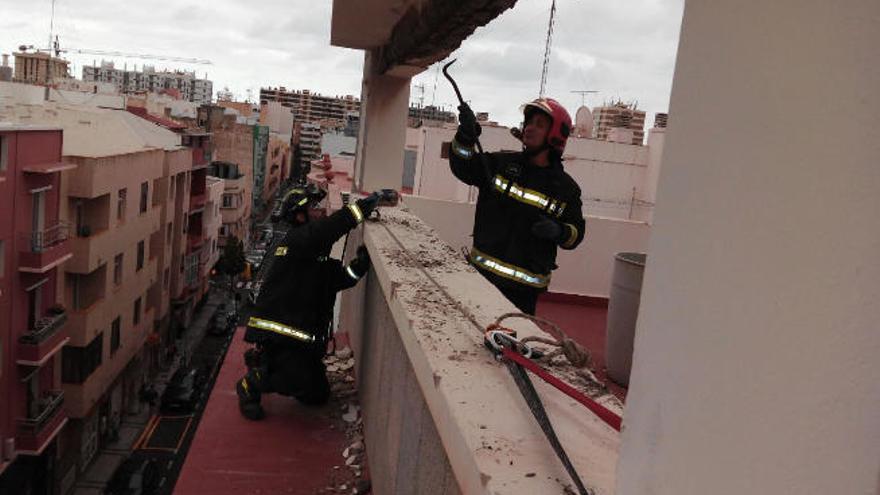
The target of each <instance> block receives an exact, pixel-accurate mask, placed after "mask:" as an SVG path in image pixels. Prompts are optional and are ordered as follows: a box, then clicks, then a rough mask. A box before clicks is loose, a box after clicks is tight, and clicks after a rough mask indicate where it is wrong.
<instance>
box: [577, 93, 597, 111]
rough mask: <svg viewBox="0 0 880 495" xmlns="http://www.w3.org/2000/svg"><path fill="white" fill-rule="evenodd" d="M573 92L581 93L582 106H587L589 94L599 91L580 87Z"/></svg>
mask: <svg viewBox="0 0 880 495" xmlns="http://www.w3.org/2000/svg"><path fill="white" fill-rule="evenodd" d="M572 93H577V94H579V95H581V106H582V107H585V106H587V95H589V94H595V93H598V91H596V90H592V89H579V90H576V91H572Z"/></svg>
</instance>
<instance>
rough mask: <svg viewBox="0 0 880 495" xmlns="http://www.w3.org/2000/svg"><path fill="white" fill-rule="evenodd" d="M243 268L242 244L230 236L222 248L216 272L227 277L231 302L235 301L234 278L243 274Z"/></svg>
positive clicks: (239, 240)
mask: <svg viewBox="0 0 880 495" xmlns="http://www.w3.org/2000/svg"><path fill="white" fill-rule="evenodd" d="M244 268H245V259H244V244H242V242H241V239H239V238H237V237H235V236H231V237H229V239H228V240H227V241H226V245H225V246H223V254H221V255H220V259H219V260H218V261H217V271H218V272H220V273H223V274H225V275H227V276H228V277H229V292H230V295H231V296H232V297H233V301H234V300H235V299H234V297H235V285H234V284H235V277H237V276H238V275H239V274H240V273H241V272H243V271H244ZM234 304H235V303H234V302H233V305H234ZM233 307H235V306H233Z"/></svg>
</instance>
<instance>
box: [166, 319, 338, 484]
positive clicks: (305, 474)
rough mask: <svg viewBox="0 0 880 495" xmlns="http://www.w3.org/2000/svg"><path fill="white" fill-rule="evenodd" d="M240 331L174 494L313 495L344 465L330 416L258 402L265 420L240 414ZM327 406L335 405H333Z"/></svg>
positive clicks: (276, 399) (272, 399) (284, 401)
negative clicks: (236, 387) (330, 472)
mask: <svg viewBox="0 0 880 495" xmlns="http://www.w3.org/2000/svg"><path fill="white" fill-rule="evenodd" d="M243 336H244V329H243V328H239V329H238V331H236V332H235V337H234V338H233V341H232V344H231V345H230V347H229V351H228V353H227V355H226V359H225V361H224V362H223V366H222V368H220V373H219V375H218V377H217V382H216V384H215V385H214V390H213V391H212V392H211V396H210V397H209V398H208V403H207V405H206V407H205V411H204V414H203V416H202V420H201V422H200V423H199V426H198V430H197V431H196V435H195V438H194V439H193V443H192V445H191V447H190V450H189V454H188V455H187V458H186V462H185V463H184V465H183V469H182V470H181V473H180V478H178V481H177V485H176V486H175V488H174V494H175V495H202V494H206V493H210V494H214V495H226V494H228V495H250V494H253V495H257V494H260V495H269V494H312V493H315V492H316V491H318V490H319V489H321V488H324V487H326V486H327V484H328V483H327V480H328V474H329V471H330V470H332V469H333V466H338V465H340V464H342V465H344V463H345V459H343V458H342V451H343V450H344V449H345V447H347V443H346V437H345V433H344V432H343V431H341V430H340V429H339V428H331V425H332V424H333V422H332V420H331V408H332V407H338V406H336V405H327V406H324V407H320V408H314V407H305V406H302V405H300V404H299V403H297V402H296V401H295V400H294V399H292V398H288V397H282V396H279V395H276V394H269V395H266V396H264V397H263V401H262V404H263V408H264V409H265V410H266V418H265V419H264V420H262V421H248V420H246V419H244V418H242V417H241V415H240V414H239V412H238V398H237V396H236V394H235V389H234V386H235V382H236V380H238V379H240V378H241V377H242V376H243V375H244V373H245V365H244V359H243V358H242V353H243V352H244V350H245V349H246V348H247V344H245V342H244V341H243V340H242V338H243ZM331 404H334V403H332V402H331Z"/></svg>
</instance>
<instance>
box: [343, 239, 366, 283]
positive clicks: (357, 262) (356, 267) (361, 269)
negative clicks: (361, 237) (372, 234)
mask: <svg viewBox="0 0 880 495" xmlns="http://www.w3.org/2000/svg"><path fill="white" fill-rule="evenodd" d="M348 266H349V267H350V268H351V270H352V271H353V272H354V274H355V275H357V277H358V278H361V277H363V276H364V275H366V274H367V272H368V271H369V270H370V253H369V252H367V248H366V247H365V246H364V245H363V244H362V245H361V246H360V247H359V248H358V250H357V255H356V256H355V258H354V259H353V260H351V263H349V265H348Z"/></svg>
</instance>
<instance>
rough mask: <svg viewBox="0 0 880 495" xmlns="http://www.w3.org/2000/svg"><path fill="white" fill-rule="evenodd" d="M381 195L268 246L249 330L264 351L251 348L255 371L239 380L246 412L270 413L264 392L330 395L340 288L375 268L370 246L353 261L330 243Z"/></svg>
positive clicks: (310, 399) (312, 398)
mask: <svg viewBox="0 0 880 495" xmlns="http://www.w3.org/2000/svg"><path fill="white" fill-rule="evenodd" d="M303 197H304V196H303ZM298 198H299V197H297V198H295V200H296V201H297V202H300V201H302V199H298ZM377 202H378V199H376V198H375V195H373V196H371V197H369V198H365V199H361V200H359V201H358V202H357V203H355V204H351V205H349V206H347V207H345V208H343V209H341V210H339V211H337V212H335V213H333V214H332V215H330V216H328V217H326V218H321V219H319V220H314V221H309V222H306V223H303V224H301V225H298V226H294V227H292V228H291V229H290V230H289V231H288V232H287V235H286V236H285V237H284V238H283V239H281V240H280V241H277V242H275V243H274V244H273V245H272V247H271V248H270V250H269V252H267V256H270V257H271V259H270V260H267V261H268V272H267V273H266V275H265V278H264V279H263V283H262V287H261V292H260V295H259V297H258V298H257V304H256V309H255V311H254V313H253V316H251V317H250V318H249V319H248V321H247V329H246V331H245V341H246V342H250V343H254V344H257V349H258V350H259V352H257V353H256V355H257V356H258V357H256V358H255V357H254V355H255V354H254V353H253V352H251V351H249V352H251V354H250V358H249V355H248V353H246V354H245V360H246V362H248V368H249V369H248V374H247V375H246V376H245V377H244V378H242V379H241V380H239V382H238V383H237V384H236V389H237V392H238V395H239V406H240V408H241V412H242V414H243V415H244V416H245V417H248V418H249V419H260V418H261V417H262V416H263V411H262V408H261V407H260V395H261V393H267V392H274V393H279V394H282V395H287V396H293V397H295V398H297V399H298V400H299V401H301V402H303V403H305V404H322V403H324V402H326V401H327V399H328V397H329V394H330V386H329V383H328V381H327V376H326V373H325V371H326V370H325V368H324V363H323V362H322V358H323V357H324V353H325V351H326V348H327V343H328V340H329V339H330V338H331V333H330V323H331V321H332V317H333V305H334V301H335V298H336V293H337V292H339V291H341V290H344V289H347V288H349V287H352V286H354V285H355V284H356V283H357V282H358V280H359V279H360V278H361V277H363V276H364V275H365V274H366V272H367V271H368V270H369V256H368V255H367V252H366V249H365V248H364V247H363V246H361V248H359V249H358V255H357V257H356V258H355V259H354V260H353V261H352V262H351V264H349V266H347V267H346V266H343V264H342V262H340V261H339V260H336V259H333V258H330V257H329V253H330V249H331V247H332V246H333V244H334V243H335V242H336V241H337V240H339V239H340V238H341V237H342V236H343V235H345V234H346V233H348V232H349V231H350V230H351V229H353V228H354V227H355V226H357V225H358V224H359V223H361V222H362V221H363V220H364V218H365V216H367V215H369V213H370V211H372V209H373V208H374V207H375V204H376V203H377ZM304 205H305V202H303V203H300V204H299V205H295V206H304Z"/></svg>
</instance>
